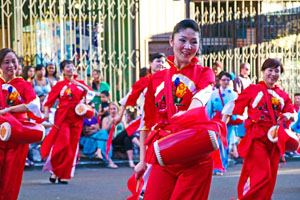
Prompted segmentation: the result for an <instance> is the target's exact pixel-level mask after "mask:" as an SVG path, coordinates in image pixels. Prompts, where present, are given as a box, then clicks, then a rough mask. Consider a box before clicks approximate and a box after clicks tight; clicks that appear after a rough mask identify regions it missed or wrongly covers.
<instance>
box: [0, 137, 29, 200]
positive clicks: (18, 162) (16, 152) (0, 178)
mask: <svg viewBox="0 0 300 200" xmlns="http://www.w3.org/2000/svg"><path fill="white" fill-rule="evenodd" d="M28 147H29V145H28V144H16V143H12V142H2V141H0V200H16V199H17V198H18V194H19V190H20V187H21V182H22V177H23V171H24V166H25V161H26V157H27V153H28Z"/></svg>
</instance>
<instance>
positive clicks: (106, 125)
mask: <svg viewBox="0 0 300 200" xmlns="http://www.w3.org/2000/svg"><path fill="white" fill-rule="evenodd" d="M112 122H113V121H112V120H109V118H108V117H104V118H103V120H102V129H105V130H107V131H108V130H109V128H110V126H111V124H112Z"/></svg>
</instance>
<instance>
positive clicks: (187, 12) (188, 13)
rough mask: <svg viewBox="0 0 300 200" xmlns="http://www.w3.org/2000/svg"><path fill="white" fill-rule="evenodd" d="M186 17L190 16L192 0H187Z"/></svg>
mask: <svg viewBox="0 0 300 200" xmlns="http://www.w3.org/2000/svg"><path fill="white" fill-rule="evenodd" d="M185 18H186V19H189V18H190V0H185Z"/></svg>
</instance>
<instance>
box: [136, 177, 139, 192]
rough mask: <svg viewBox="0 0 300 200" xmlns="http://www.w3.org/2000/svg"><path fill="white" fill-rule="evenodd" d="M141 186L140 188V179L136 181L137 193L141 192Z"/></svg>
mask: <svg viewBox="0 0 300 200" xmlns="http://www.w3.org/2000/svg"><path fill="white" fill-rule="evenodd" d="M139 186H140V179H138V180H137V181H136V189H135V192H137V191H138V190H139Z"/></svg>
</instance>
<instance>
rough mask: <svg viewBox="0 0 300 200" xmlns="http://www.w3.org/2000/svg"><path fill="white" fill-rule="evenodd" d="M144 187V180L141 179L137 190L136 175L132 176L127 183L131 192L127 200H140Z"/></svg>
mask: <svg viewBox="0 0 300 200" xmlns="http://www.w3.org/2000/svg"><path fill="white" fill-rule="evenodd" d="M143 186H144V179H143V178H140V179H139V185H138V188H137V180H136V179H135V173H133V174H132V175H131V177H130V178H129V179H128V182H127V188H128V190H129V191H130V192H131V194H132V195H131V196H130V197H128V198H127V200H138V199H139V196H140V193H141V192H142V189H143Z"/></svg>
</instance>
